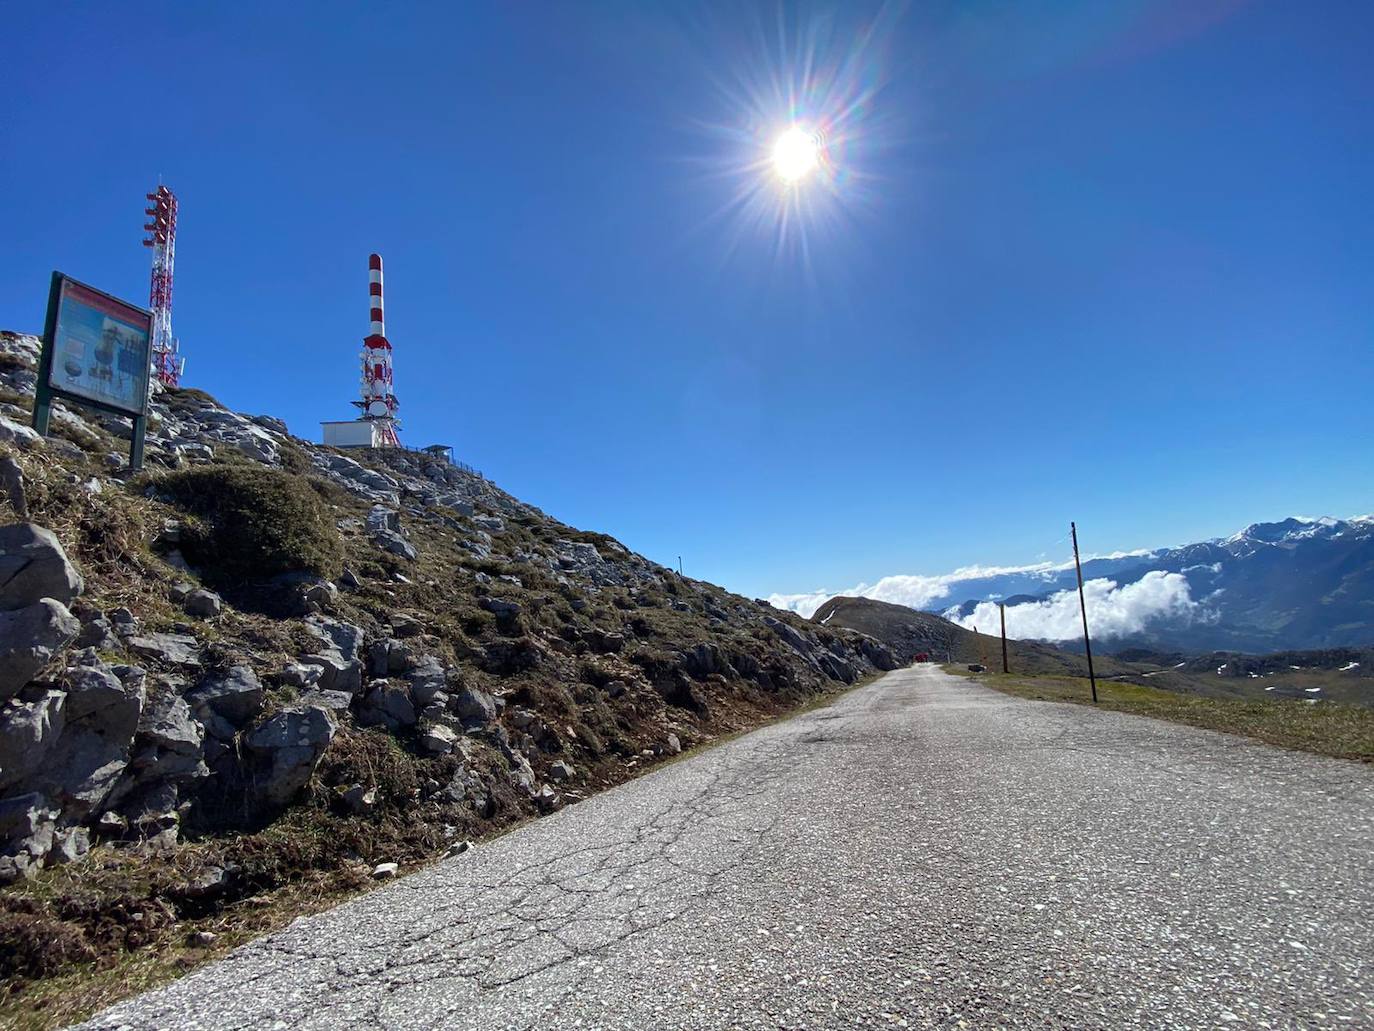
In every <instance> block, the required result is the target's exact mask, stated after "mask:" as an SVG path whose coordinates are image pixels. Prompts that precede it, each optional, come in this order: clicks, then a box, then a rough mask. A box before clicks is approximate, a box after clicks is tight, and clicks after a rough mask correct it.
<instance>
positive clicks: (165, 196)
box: [143, 186, 186, 387]
mask: <svg viewBox="0 0 1374 1031" xmlns="http://www.w3.org/2000/svg"><path fill="white" fill-rule="evenodd" d="M146 196H147V198H148V200H150V201H152V202H153V206H152V207H151V208H144V209H143V211H144V214H146V215H148V216H149V217H150V218H151V219H152V221H151V222H147V223H145V224H144V226H143V231H144V232H146V233H147V234H148V235H147V236H146V237H145V238H144V240H143V246H144V247H151V248H152V249H153V278H152V284H151V286H150V287H149V289H148V307H149V308H151V309H152V312H153V339H152V350H153V375H154V376H156V377H157V379H158V382H160V383H161V384H162V385H163V386H167V387H175V386H178V385H179V384H180V383H181V374H182V372H183V371H184V370H185V368H186V359H185V358H182V357H181V356H180V355H179V354H178V353H177V349H178V345H177V341H176V338H175V337H173V336H172V266H173V265H174V264H175V263H176V251H177V198H176V195H175V194H174V193H172V191H171V190H169V189H167V187H165V186H159V187H158V188H157V191H156V192H154V193H150V194H147V195H146Z"/></svg>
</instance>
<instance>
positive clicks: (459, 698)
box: [449, 687, 496, 727]
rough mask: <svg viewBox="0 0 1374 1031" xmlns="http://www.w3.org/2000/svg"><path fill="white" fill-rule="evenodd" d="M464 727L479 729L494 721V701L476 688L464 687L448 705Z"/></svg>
mask: <svg viewBox="0 0 1374 1031" xmlns="http://www.w3.org/2000/svg"><path fill="white" fill-rule="evenodd" d="M449 705H450V707H451V708H452V709H453V712H454V714H455V715H457V717H458V718H459V719H460V720H462V721H463V725H464V726H466V727H481V726H485V725H486V724H488V723H490V722H491V721H492V720H494V719H496V699H494V698H493V697H492V696H491V695H489V694H487V692H485V691H483V690H481V689H480V688H476V687H464V688H463V689H462V690H460V691H459V692H458V693H457V694H455V695H454V696H453V698H452V700H451V701H450V703H449Z"/></svg>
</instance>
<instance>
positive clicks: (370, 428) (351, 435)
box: [320, 419, 389, 447]
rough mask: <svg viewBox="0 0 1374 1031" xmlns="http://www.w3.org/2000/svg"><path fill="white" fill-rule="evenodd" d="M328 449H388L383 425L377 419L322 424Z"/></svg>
mask: <svg viewBox="0 0 1374 1031" xmlns="http://www.w3.org/2000/svg"><path fill="white" fill-rule="evenodd" d="M320 426H321V427H322V428H323V430H324V443H325V446H326V447H386V446H387V444H388V443H389V442H388V441H385V440H384V439H383V434H382V432H381V429H382V424H381V422H380V421H379V420H375V419H350V420H348V421H347V422H322V423H320Z"/></svg>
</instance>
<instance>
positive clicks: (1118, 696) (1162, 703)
mask: <svg viewBox="0 0 1374 1031" xmlns="http://www.w3.org/2000/svg"><path fill="white" fill-rule="evenodd" d="M946 668H949V669H950V670H951V672H955V673H960V674H962V675H964V676H968V677H969V678H970V679H972V680H976V681H977V682H978V683H980V684H983V685H985V686H986V687H991V688H993V689H994V690H997V691H1001V692H1002V693H1004V694H1009V695H1015V696H1016V697H1018V698H1029V699H1032V700H1034V701H1047V702H1072V703H1074V704H1077V705H1092V692H1091V687H1090V685H1089V683H1088V679H1087V678H1086V677H1025V676H1017V675H1016V674H1014V673H1013V674H1010V675H1007V674H1002V673H984V674H980V675H971V674H969V673H968V672H967V671H966V670H962V669H959V668H958V667H953V668H951V667H946ZM1097 697H1098V707H1099V708H1102V709H1112V710H1114V711H1116V712H1126V713H1130V714H1131V715H1133V716H1149V717H1151V718H1152V719H1159V720H1169V721H1171V722H1173V723H1186V724H1187V725H1188V726H1190V727H1201V728H1203V729H1204V730H1218V731H1221V732H1222V733H1225V734H1239V735H1240V736H1241V737H1248V738H1253V739H1254V740H1256V741H1263V742H1264V743H1265V744H1270V745H1277V746H1278V747H1280V748H1292V749H1296V750H1298V751H1302V752H1312V753H1314V754H1316V755H1330V756H1335V757H1336V758H1339V759H1355V760H1357V761H1359V762H1374V710H1370V709H1367V708H1363V707H1361V706H1355V705H1339V704H1336V703H1333V702H1317V703H1315V704H1308V703H1306V702H1302V701H1251V700H1243V699H1237V698H1206V697H1202V696H1199V695H1190V694H1180V693H1177V692H1174V691H1164V690H1160V689H1159V688H1155V687H1144V686H1142V685H1138V684H1121V683H1116V682H1113V681H1104V680H1099V681H1098V682H1097Z"/></svg>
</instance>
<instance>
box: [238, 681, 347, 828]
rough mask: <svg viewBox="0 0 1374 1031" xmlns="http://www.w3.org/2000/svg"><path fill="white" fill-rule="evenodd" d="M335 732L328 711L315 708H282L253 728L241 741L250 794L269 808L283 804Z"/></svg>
mask: <svg viewBox="0 0 1374 1031" xmlns="http://www.w3.org/2000/svg"><path fill="white" fill-rule="evenodd" d="M335 730H336V726H335V723H334V718H333V716H332V715H331V714H330V712H329V710H327V709H324V708H322V707H320V706H317V705H306V706H296V707H293V708H289V709H282V710H281V711H280V712H277V713H274V714H273V715H272V716H270V717H268V718H267V719H266V720H264V721H263V722H262V723H261V724H259V725H258V726H256V727H254V728H253V729H252V730H251V731H249V732H248V733H247V734H246V735H244V738H243V746H244V748H245V750H246V751H247V752H248V754H249V755H250V756H251V758H252V763H253V766H252V776H251V784H252V789H253V791H254V792H255V793H256V794H257V796H258V797H259V798H260V799H261V800H262V801H264V802H265V803H267V804H268V805H273V806H282V805H286V804H287V803H288V802H290V801H291V799H292V797H293V796H294V795H295V794H296V792H298V791H300V789H301V788H303V787H305V785H306V782H307V781H309V780H310V775H311V774H312V773H313V772H314V770H315V764H316V763H317V762H319V759H320V756H321V755H323V754H324V750H325V749H326V748H328V747H329V742H331V741H333V740H334V732H335Z"/></svg>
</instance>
